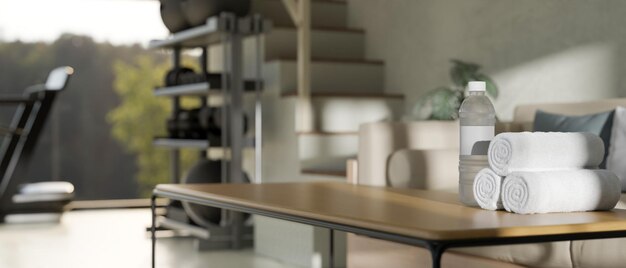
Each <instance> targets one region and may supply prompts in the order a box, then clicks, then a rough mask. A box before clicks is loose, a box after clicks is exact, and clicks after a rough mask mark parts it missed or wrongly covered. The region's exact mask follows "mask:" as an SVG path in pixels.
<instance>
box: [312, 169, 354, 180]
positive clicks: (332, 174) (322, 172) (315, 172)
mask: <svg viewBox="0 0 626 268" xmlns="http://www.w3.org/2000/svg"><path fill="white" fill-rule="evenodd" d="M301 172H302V174H306V175H317V176H330V177H342V178H345V177H346V176H347V172H346V170H321V169H303V170H301Z"/></svg>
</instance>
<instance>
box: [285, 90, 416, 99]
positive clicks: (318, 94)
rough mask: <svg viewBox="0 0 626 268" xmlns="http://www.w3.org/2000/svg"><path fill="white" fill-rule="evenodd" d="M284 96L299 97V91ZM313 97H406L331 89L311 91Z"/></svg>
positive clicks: (398, 94) (394, 94) (288, 92)
mask: <svg viewBox="0 0 626 268" xmlns="http://www.w3.org/2000/svg"><path fill="white" fill-rule="evenodd" d="M281 96H282V97H284V98H288V97H297V96H298V92H296V91H295V90H294V91H287V92H283V93H282V94H281ZM311 97H313V98H365V99H404V94H400V93H384V92H380V93H378V92H372V93H368V92H365V93H362V92H358V91H355V92H329V91H318V92H313V93H311Z"/></svg>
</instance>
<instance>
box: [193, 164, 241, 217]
mask: <svg viewBox="0 0 626 268" xmlns="http://www.w3.org/2000/svg"><path fill="white" fill-rule="evenodd" d="M243 176H244V181H245V182H246V183H249V182H250V178H248V175H247V174H246V173H245V172H244V174H243ZM221 178H222V161H215V160H208V159H201V160H199V161H198V162H197V163H196V164H195V165H194V166H193V167H191V169H189V172H187V176H185V178H184V179H183V184H193V183H220V182H222V179H221ZM182 204H183V208H184V210H185V213H186V214H187V216H188V217H189V218H190V219H191V220H192V221H193V222H194V223H195V224H197V225H199V226H203V227H210V226H215V225H218V224H219V223H220V220H221V217H222V212H221V209H219V208H214V207H208V206H202V205H196V204H192V203H189V202H182ZM247 217H249V215H248V214H245V215H244V218H247Z"/></svg>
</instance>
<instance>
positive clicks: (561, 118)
mask: <svg viewBox="0 0 626 268" xmlns="http://www.w3.org/2000/svg"><path fill="white" fill-rule="evenodd" d="M614 112H615V111H613V110H611V111H607V112H603V113H597V114H589V115H581V116H569V115H561V114H552V113H547V112H544V111H541V110H538V111H537V113H535V121H534V125H533V129H534V130H535V131H544V132H550V131H556V132H590V133H593V134H596V135H598V136H600V138H601V139H602V141H604V160H603V161H602V163H601V164H600V168H605V167H606V156H607V155H608V153H609V143H610V141H611V128H612V126H613V114H614Z"/></svg>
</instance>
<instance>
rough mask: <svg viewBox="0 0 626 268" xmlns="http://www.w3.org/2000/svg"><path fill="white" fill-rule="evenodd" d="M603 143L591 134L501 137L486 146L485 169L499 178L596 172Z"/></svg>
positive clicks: (521, 134)
mask: <svg viewBox="0 0 626 268" xmlns="http://www.w3.org/2000/svg"><path fill="white" fill-rule="evenodd" d="M603 157H604V143H603V142H602V139H600V137H598V136H596V135H594V134H591V133H577V132H576V133H564V132H521V133H502V134H498V135H497V136H496V137H494V138H493V140H492V141H491V144H489V153H488V160H489V166H490V167H491V169H493V171H495V172H496V173H498V175H500V176H506V175H508V174H510V173H511V172H515V171H543V170H568V169H569V170H571V169H581V168H597V166H598V165H599V164H600V163H602V158H603Z"/></svg>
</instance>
